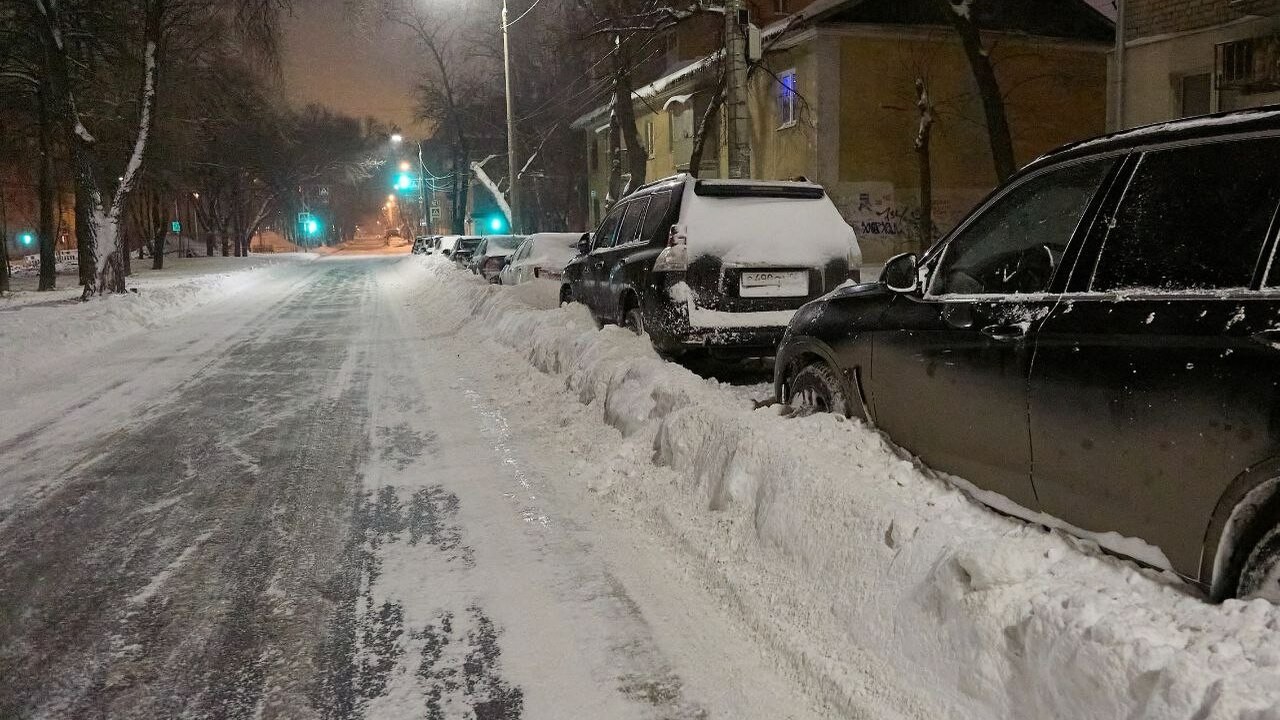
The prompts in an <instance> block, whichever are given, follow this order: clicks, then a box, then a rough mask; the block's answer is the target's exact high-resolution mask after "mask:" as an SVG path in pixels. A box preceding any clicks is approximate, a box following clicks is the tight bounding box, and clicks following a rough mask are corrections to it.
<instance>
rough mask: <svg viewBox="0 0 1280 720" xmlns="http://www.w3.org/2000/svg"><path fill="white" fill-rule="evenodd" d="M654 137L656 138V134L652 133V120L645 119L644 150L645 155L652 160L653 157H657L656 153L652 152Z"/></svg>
mask: <svg viewBox="0 0 1280 720" xmlns="http://www.w3.org/2000/svg"><path fill="white" fill-rule="evenodd" d="M655 139H656V136H655V135H654V130H653V121H652V120H645V122H644V151H645V156H646V157H648V158H649V159H650V160H653V159H654V158H656V157H658V156H657V154H656V153H655V152H654V147H653V146H654V141H655Z"/></svg>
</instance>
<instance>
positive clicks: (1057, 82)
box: [828, 31, 1107, 262]
mask: <svg viewBox="0 0 1280 720" xmlns="http://www.w3.org/2000/svg"><path fill="white" fill-rule="evenodd" d="M987 44H988V47H989V48H990V52H991V58H992V62H993V64H994V65H995V67H996V74H997V77H998V78H999V81H1000V84H1001V88H1002V89H1003V90H1004V92H1005V95H1006V111H1007V113H1008V115H1009V122H1010V125H1011V129H1012V135H1013V144H1014V153H1015V155H1016V158H1017V161H1018V164H1019V165H1024V164H1026V163H1028V162H1030V161H1031V160H1033V159H1035V158H1036V157H1038V156H1040V155H1042V154H1044V153H1045V152H1048V151H1049V150H1052V149H1054V148H1056V147H1058V146H1060V145H1062V144H1064V143H1067V142H1072V141H1075V140H1081V139H1084V138H1088V137H1093V136H1095V135H1099V134H1101V133H1103V132H1104V130H1105V125H1106V89H1107V83H1106V73H1107V69H1106V66H1107V60H1106V54H1105V51H1106V48H1103V47H1097V48H1093V47H1088V46H1082V45H1077V44H1068V43H1058V42H1054V41H1049V40H1039V39H1030V38H1024V37H1019V36H999V37H992V38H988V43H987ZM916 77H924V78H926V81H927V83H928V85H929V90H930V95H931V97H932V100H933V102H934V104H935V123H934V126H933V134H932V140H931V160H932V173H933V197H934V213H933V216H934V222H935V225H936V226H937V227H938V229H939V231H940V232H941V231H945V230H947V229H949V228H950V227H951V226H953V225H954V224H955V223H956V222H957V221H958V220H960V219H961V218H962V217H963V216H964V215H965V214H966V213H967V212H968V211H969V210H970V209H971V208H972V207H973V205H975V204H976V203H977V202H979V201H980V200H981V199H982V198H983V197H985V196H986V195H987V193H989V192H990V191H991V189H992V188H994V187H995V185H996V175H995V170H994V167H993V165H992V161H991V150H990V141H989V139H988V135H987V130H986V121H985V116H984V114H983V111H982V107H981V101H980V98H979V96H978V93H977V87H976V84H975V83H974V81H973V76H972V72H971V70H970V68H969V64H968V60H967V58H966V57H965V55H964V52H963V49H962V48H961V46H960V43H959V41H958V40H957V39H955V38H954V36H953V35H952V34H951V33H948V32H943V31H937V32H936V33H913V34H912V35H909V36H904V35H887V34H886V35H885V36H883V37H875V36H867V35H860V36H847V37H842V38H841V42H840V81H841V82H840V85H841V98H840V100H841V102H840V113H839V114H840V144H839V154H840V162H839V181H838V183H837V187H834V188H832V187H829V188H828V189H829V190H830V191H831V192H832V195H833V197H835V198H836V200H837V205H839V206H840V209H841V211H842V212H843V213H844V215H845V217H846V219H848V220H850V222H851V224H852V225H853V226H854V229H855V230H856V231H858V233H859V239H860V242H861V244H862V247H863V254H864V256H865V257H866V258H867V259H868V261H869V262H882V261H883V260H885V259H887V258H888V257H891V256H892V255H894V254H896V253H898V252H905V251H909V250H916V249H919V246H920V234H919V232H918V228H919V226H920V223H919V186H920V181H919V164H918V156H917V154H916V152H915V147H914V141H915V137H916V132H917V127H918V120H919V114H918V112H917V111H916V107H915V99H916V93H915V78H916Z"/></svg>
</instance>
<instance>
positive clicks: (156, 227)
mask: <svg viewBox="0 0 1280 720" xmlns="http://www.w3.org/2000/svg"><path fill="white" fill-rule="evenodd" d="M160 207H161V206H160V196H159V194H158V193H156V192H152V193H151V194H150V202H149V203H148V213H147V215H148V217H149V218H150V225H151V227H150V231H151V269H152V270H163V269H164V246H165V244H166V241H167V240H168V239H169V234H168V233H167V232H166V230H167V228H166V227H165V226H164V211H163V210H161V209H160Z"/></svg>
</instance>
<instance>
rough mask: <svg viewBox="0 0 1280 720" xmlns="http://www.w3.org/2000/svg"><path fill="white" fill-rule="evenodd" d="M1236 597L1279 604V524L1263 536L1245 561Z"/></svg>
mask: <svg viewBox="0 0 1280 720" xmlns="http://www.w3.org/2000/svg"><path fill="white" fill-rule="evenodd" d="M1236 597H1237V598H1239V599H1241V600H1254V599H1257V598H1262V599H1264V600H1270V601H1271V602H1273V603H1280V524H1277V525H1276V526H1275V527H1273V528H1271V530H1270V531H1269V532H1267V533H1266V534H1264V535H1263V536H1262V539H1261V540H1259V541H1258V544H1257V545H1254V546H1253V550H1252V551H1251V552H1250V553H1249V557H1248V558H1247V559H1245V561H1244V567H1243V568H1242V569H1241V570H1240V582H1239V585H1238V586H1237V588H1236Z"/></svg>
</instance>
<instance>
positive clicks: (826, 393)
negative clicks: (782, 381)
mask: <svg viewBox="0 0 1280 720" xmlns="http://www.w3.org/2000/svg"><path fill="white" fill-rule="evenodd" d="M787 390H788V396H789V397H788V401H787V404H788V405H790V406H791V408H792V409H793V410H795V411H796V412H798V413H800V414H803V415H809V414H813V413H838V414H840V415H844V416H846V417H848V415H849V396H848V393H847V391H846V390H845V388H844V383H842V382H840V376H839V375H838V374H837V373H836V371H835V370H833V369H832V368H831V366H830V365H827V364H826V363H822V362H816V363H813V364H810V365H805V366H804V367H802V368H800V370H799V372H797V373H796V374H795V375H793V376H791V380H790V381H789V382H788V383H787Z"/></svg>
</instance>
